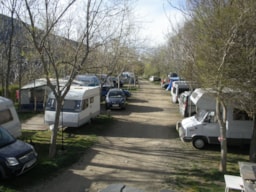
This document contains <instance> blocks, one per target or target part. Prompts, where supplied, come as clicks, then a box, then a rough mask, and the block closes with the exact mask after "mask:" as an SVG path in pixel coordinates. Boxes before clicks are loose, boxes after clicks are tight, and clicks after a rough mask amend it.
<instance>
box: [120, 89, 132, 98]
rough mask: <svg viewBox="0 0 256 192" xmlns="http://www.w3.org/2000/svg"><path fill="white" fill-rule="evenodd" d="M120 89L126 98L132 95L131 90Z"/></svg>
mask: <svg viewBox="0 0 256 192" xmlns="http://www.w3.org/2000/svg"><path fill="white" fill-rule="evenodd" d="M122 90H123V92H124V94H125V96H126V98H128V97H131V96H132V94H131V92H130V91H128V90H127V89H122Z"/></svg>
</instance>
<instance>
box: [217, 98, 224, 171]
mask: <svg viewBox="0 0 256 192" xmlns="http://www.w3.org/2000/svg"><path fill="white" fill-rule="evenodd" d="M220 106H221V107H222V113H223V114H222V116H221V110H220ZM216 115H217V119H218V123H219V126H220V137H219V141H220V146H221V153H220V154H221V159H220V165H219V171H220V172H222V173H225V172H226V169H227V168H226V164H227V163H226V162H227V139H226V119H227V118H226V117H227V110H226V106H225V105H224V103H221V102H220V100H219V98H218V97H217V98H216Z"/></svg>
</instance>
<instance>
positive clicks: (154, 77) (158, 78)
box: [149, 76, 161, 82]
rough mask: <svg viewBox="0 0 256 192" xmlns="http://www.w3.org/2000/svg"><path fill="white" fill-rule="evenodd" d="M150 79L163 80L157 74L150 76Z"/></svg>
mask: <svg viewBox="0 0 256 192" xmlns="http://www.w3.org/2000/svg"><path fill="white" fill-rule="evenodd" d="M149 81H152V82H153V81H161V78H160V77H157V76H150V77H149Z"/></svg>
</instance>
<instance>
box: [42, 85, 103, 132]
mask: <svg viewBox="0 0 256 192" xmlns="http://www.w3.org/2000/svg"><path fill="white" fill-rule="evenodd" d="M55 107H56V99H55V96H54V95H53V93H50V94H49V96H48V100H47V103H46V108H45V116H44V118H45V122H46V123H47V124H48V125H52V124H54V122H55V113H56V108H55ZM61 110H62V111H61V113H60V125H63V126H67V127H79V126H81V125H83V124H85V123H87V122H90V121H91V119H93V118H95V117H96V116H97V115H99V113H100V87H84V86H71V87H70V90H69V92H68V93H67V95H66V96H65V99H64V104H63V107H62V109H61Z"/></svg>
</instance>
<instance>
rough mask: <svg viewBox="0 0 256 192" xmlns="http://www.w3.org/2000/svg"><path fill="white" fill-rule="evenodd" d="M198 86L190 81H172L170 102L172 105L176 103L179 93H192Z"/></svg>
mask: <svg viewBox="0 0 256 192" xmlns="http://www.w3.org/2000/svg"><path fill="white" fill-rule="evenodd" d="M197 87H198V85H197V84H195V83H194V82H191V81H174V82H173V83H172V88H171V97H172V98H171V100H172V102H173V103H178V101H179V100H178V99H179V96H180V94H181V93H183V92H185V91H193V90H194V89H195V88H197Z"/></svg>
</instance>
